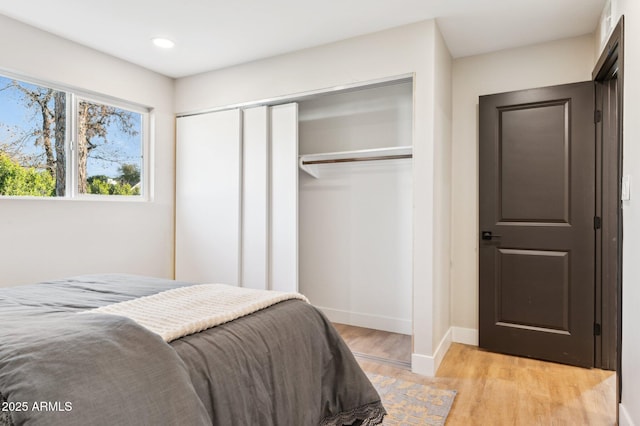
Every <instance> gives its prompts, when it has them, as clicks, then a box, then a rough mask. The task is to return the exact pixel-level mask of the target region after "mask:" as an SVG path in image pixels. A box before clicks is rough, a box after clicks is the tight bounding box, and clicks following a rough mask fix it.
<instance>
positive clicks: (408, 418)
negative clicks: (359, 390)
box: [367, 374, 456, 426]
mask: <svg viewBox="0 0 640 426" xmlns="http://www.w3.org/2000/svg"><path fill="white" fill-rule="evenodd" d="M367 376H369V380H371V383H373V385H374V386H375V388H376V389H377V390H378V393H379V394H380V398H382V405H384V408H386V410H387V415H386V416H385V417H384V421H383V423H382V424H383V425H385V426H400V425H402V426H404V425H444V423H445V421H446V420H447V416H448V415H449V410H451V405H452V404H453V399H454V398H455V396H456V391H454V390H447V389H436V388H432V387H429V386H427V385H421V384H419V383H413V382H409V381H406V380H400V379H396V378H394V377H388V376H382V375H379V374H367Z"/></svg>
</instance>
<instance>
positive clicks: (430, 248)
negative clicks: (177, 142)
mask: <svg viewBox="0 0 640 426" xmlns="http://www.w3.org/2000/svg"><path fill="white" fill-rule="evenodd" d="M438 32H439V31H438V29H437V26H436V24H435V22H433V21H425V22H420V23H416V24H412V25H408V26H404V27H400V28H395V29H391V30H387V31H382V32H379V33H374V34H369V35H366V36H362V37H357V38H353V39H349V40H343V41H340V42H336V43H332V44H328V45H324V46H320V47H316V48H312V49H307V50H303V51H299V52H295V53H291V54H286V55H282V56H277V57H273V58H268V59H264V60H260V61H256V62H252V63H248V64H244V65H239V66H235V67H231V68H228V69H223V70H219V71H214V72H210V73H205V74H201V75H198V76H193V77H188V78H183V79H179V80H177V81H176V104H175V105H176V107H175V109H176V111H178V112H189V111H198V110H203V109H209V108H213V107H217V106H225V105H231V104H238V103H243V102H250V101H256V100H261V99H269V98H273V97H279V96H283V95H292V94H296V93H302V92H307V91H312V90H318V89H322V88H331V87H335V86H340V85H344V84H350V83H356V82H365V81H371V80H375V79H380V78H386V77H389V76H396V75H404V74H407V73H413V74H414V76H415V77H414V128H413V145H414V158H413V160H414V169H413V170H414V175H413V178H414V179H413V181H414V197H413V201H414V210H413V216H414V218H415V220H414V225H413V238H414V241H413V244H414V246H413V253H414V262H413V324H414V339H413V345H414V363H413V368H414V370H415V371H419V372H424V373H426V374H432V373H433V372H434V371H435V367H437V365H436V362H437V359H436V358H435V357H434V356H433V355H434V347H435V346H436V345H438V344H439V342H440V341H441V340H442V338H443V337H444V335H443V334H442V331H441V329H442V328H447V329H448V325H446V324H445V325H446V326H445V327H438V328H437V329H434V328H433V324H434V307H436V308H435V309H440V308H438V306H440V305H441V304H442V303H445V304H446V305H448V293H449V292H448V287H449V283H448V282H436V281H437V280H442V279H446V275H447V273H446V272H442V271H441V269H442V268H443V267H444V268H445V269H446V270H448V265H449V258H448V256H449V254H448V252H447V251H446V247H445V250H444V251H443V250H442V247H438V246H436V245H435V241H436V240H435V239H434V214H436V213H438V212H440V214H443V215H446V212H448V209H449V207H450V206H449V205H440V204H437V205H436V204H435V199H434V188H440V187H442V191H444V192H445V193H446V192H447V191H448V189H447V186H446V182H441V181H440V180H439V179H440V175H435V174H434V151H435V146H436V145H442V146H446V145H449V143H450V141H449V140H447V139H446V135H447V130H446V127H447V124H446V123H445V124H444V126H443V127H442V128H441V127H440V126H439V125H438V126H437V127H436V125H435V124H434V122H435V117H436V109H437V108H442V107H443V108H444V109H446V103H447V102H446V100H447V98H450V92H448V91H447V90H446V88H445V89H444V90H442V91H441V92H438V93H439V95H438V96H435V93H434V92H435V85H436V80H435V79H436V71H439V70H441V69H445V70H446V68H447V66H448V65H447V64H446V63H445V64H443V63H442V61H443V58H444V57H448V54H443V52H444V51H445V50H446V48H445V47H444V43H443V42H442V39H441V37H440V36H439V35H438ZM445 73H446V71H445ZM445 115H446V113H445ZM443 151H446V149H443ZM445 179H447V178H445ZM447 232H448V231H446V230H445V231H444V234H445V235H444V238H443V239H445V240H446V239H448V237H447V236H446V234H447ZM434 253H440V254H439V256H442V258H440V257H439V258H438V262H437V263H435V264H434ZM434 289H438V292H435V291H434ZM443 289H446V291H442V290H443ZM438 297H440V298H442V300H440V299H438ZM439 314H442V317H443V318H444V317H445V315H444V313H441V312H439ZM444 322H445V323H446V322H448V318H446V319H445V320H444Z"/></svg>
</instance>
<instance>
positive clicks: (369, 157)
mask: <svg viewBox="0 0 640 426" xmlns="http://www.w3.org/2000/svg"><path fill="white" fill-rule="evenodd" d="M412 157H413V147H412V146H394V147H389V148H375V149H361V150H358V151H341V152H325V153H320V154H306V155H301V156H300V157H299V160H298V165H299V166H300V168H301V169H302V170H304V171H305V172H306V173H308V174H309V175H311V176H313V177H314V178H316V179H318V178H320V170H319V167H318V166H321V165H323V164H335V163H352V162H357V161H379V160H398V159H403V158H412Z"/></svg>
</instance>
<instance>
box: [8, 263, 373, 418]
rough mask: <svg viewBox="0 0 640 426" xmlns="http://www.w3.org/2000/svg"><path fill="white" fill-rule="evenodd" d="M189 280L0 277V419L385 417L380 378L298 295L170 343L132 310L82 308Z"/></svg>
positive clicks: (133, 297)
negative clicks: (128, 313)
mask: <svg viewBox="0 0 640 426" xmlns="http://www.w3.org/2000/svg"><path fill="white" fill-rule="evenodd" d="M186 286H191V284H190V283H184V282H177V281H172V280H164V279H157V278H149V277H141V276H133V275H114V274H111V275H88V276H80V277H74V278H69V279H65V280H56V281H49V282H44V283H39V284H33V285H24V286H17V287H10V288H2V289H0V404H1V406H0V425H1V426H8V425H20V424H35V425H38V424H42V425H54V426H55V425H194V426H195V425H211V424H213V425H242V426H246V425H274V426H286V425H292V426H304V425H322V426H325V425H343V424H344V425H347V424H349V425H350V424H357V425H375V424H380V423H381V421H382V417H383V416H384V414H385V411H384V408H383V406H382V404H381V402H380V397H379V396H378V393H377V392H376V390H375V388H374V387H373V386H372V385H371V383H370V382H369V380H368V379H367V377H366V375H365V374H364V372H363V371H362V370H361V368H360V367H359V366H358V364H357V362H356V361H355V359H354V357H353V355H352V354H351V352H350V351H349V349H348V348H347V347H346V345H345V343H344V342H343V341H342V339H341V338H340V336H339V335H338V334H337V332H336V330H335V329H334V328H333V326H332V325H331V323H330V322H329V321H328V320H327V319H326V318H325V317H324V315H323V314H322V313H321V312H319V311H318V310H317V309H315V308H314V307H313V306H312V305H310V304H308V303H306V302H305V301H303V300H298V299H291V300H284V301H280V302H278V303H275V304H273V305H272V306H270V307H267V308H264V309H260V310H258V311H256V312H254V313H251V314H248V315H245V316H242V317H240V318H238V319H235V320H233V321H229V322H225V323H223V324H221V325H218V326H216V327H213V328H207V329H205V330H203V331H199V332H196V333H193V334H189V335H186V336H184V337H180V338H178V339H176V340H173V341H171V342H170V343H167V342H165V340H163V338H161V337H160V336H159V335H158V334H156V333H154V332H151V331H149V330H148V329H147V328H145V327H143V326H141V325H140V324H138V323H137V322H136V321H134V320H132V319H130V318H127V317H125V316H120V315H113V314H108V313H100V312H98V311H93V312H89V313H90V314H87V312H88V311H92V310H94V309H96V308H101V307H105V306H116V305H115V304H122V303H123V302H126V301H130V300H135V301H137V300H139V299H140V298H145V296H151V297H154V296H152V295H156V294H164V293H165V292H168V291H171V290H172V289H182V288H184V287H186ZM81 313H82V314H81Z"/></svg>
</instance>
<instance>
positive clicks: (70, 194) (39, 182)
mask: <svg viewBox="0 0 640 426" xmlns="http://www.w3.org/2000/svg"><path fill="white" fill-rule="evenodd" d="M147 116H148V112H147V111H144V110H143V109H141V108H136V107H128V106H125V107H122V106H116V105H114V104H110V103H105V102H101V101H99V100H94V99H89V98H85V97H81V96H79V95H78V94H76V93H73V92H69V91H66V92H65V91H60V90H55V89H52V88H49V87H45V86H41V85H37V84H32V83H27V82H24V81H19V80H16V79H12V78H7V77H1V76H0V195H2V196H37V197H67V198H77V197H89V196H114V195H115V196H138V197H139V196H141V195H143V194H144V173H143V169H144V151H145V143H144V141H145V126H146V122H147Z"/></svg>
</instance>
